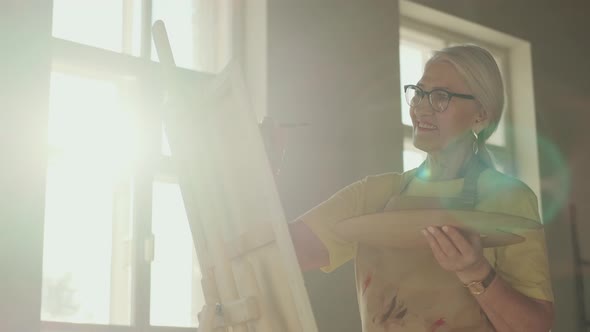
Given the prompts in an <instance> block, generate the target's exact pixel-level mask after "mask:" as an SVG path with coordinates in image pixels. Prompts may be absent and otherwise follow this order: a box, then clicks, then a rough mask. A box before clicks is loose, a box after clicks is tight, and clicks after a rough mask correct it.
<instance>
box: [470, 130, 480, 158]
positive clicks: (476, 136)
mask: <svg viewBox="0 0 590 332" xmlns="http://www.w3.org/2000/svg"><path fill="white" fill-rule="evenodd" d="M471 133H472V134H473V138H474V140H473V153H474V154H477V152H479V141H478V139H479V137H478V135H477V133H476V132H475V130H471Z"/></svg>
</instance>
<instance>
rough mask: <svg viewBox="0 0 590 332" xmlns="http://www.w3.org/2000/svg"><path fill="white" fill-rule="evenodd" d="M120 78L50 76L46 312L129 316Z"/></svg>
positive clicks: (68, 316)
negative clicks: (118, 85)
mask: <svg viewBox="0 0 590 332" xmlns="http://www.w3.org/2000/svg"><path fill="white" fill-rule="evenodd" d="M121 104H122V100H121V99H120V94H119V92H118V87H117V84H116V82H113V81H105V80H97V79H92V78H85V77H81V76H74V75H68V74H64V73H58V72H55V73H53V74H52V77H51V91H50V110H49V118H50V119H49V143H50V145H51V149H50V151H52V153H51V155H50V157H49V167H48V173H47V187H46V206H45V227H44V232H45V233H44V248H43V254H44V257H43V302H42V309H41V311H42V313H41V319H43V320H51V321H62V322H75V323H90V324H120V325H125V324H129V322H130V312H129V304H130V284H129V283H130V270H129V260H130V254H129V245H128V243H127V242H126V240H127V239H129V237H130V233H129V230H130V227H131V212H130V211H131V210H130V207H131V194H130V189H129V188H130V184H129V178H130V176H129V174H126V172H125V169H126V168H127V167H128V166H129V165H128V163H127V162H128V161H129V160H131V159H130V158H129V156H131V155H132V154H131V151H130V149H131V146H130V140H129V139H127V137H129V136H131V137H132V136H133V128H132V127H131V126H130V119H129V117H128V116H125V115H124V112H123V110H122V108H121Z"/></svg>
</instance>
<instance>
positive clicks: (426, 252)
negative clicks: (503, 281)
mask: <svg viewBox="0 0 590 332" xmlns="http://www.w3.org/2000/svg"><path fill="white" fill-rule="evenodd" d="M423 169H424V166H421V167H420V168H418V170H417V171H416V172H414V173H411V174H410V175H409V176H407V177H406V178H404V180H403V181H402V185H401V186H400V190H399V192H398V194H397V195H394V196H393V197H392V198H391V199H390V200H389V202H388V203H387V205H386V206H385V207H384V209H383V211H392V210H403V209H416V208H424V209H428V208H441V207H444V208H449V209H473V208H474V206H475V204H476V203H477V180H478V178H479V175H480V174H481V172H482V171H483V170H484V169H485V166H484V165H483V164H482V163H481V162H480V161H479V160H477V159H476V158H474V159H473V160H472V162H470V164H469V166H468V168H467V171H466V173H465V178H464V185H463V189H462V192H461V195H460V196H458V197H454V198H437V197H417V196H406V195H403V193H404V191H405V190H406V188H407V187H408V185H409V183H410V182H411V181H412V180H413V179H414V177H415V176H416V175H417V174H420V172H422V171H423ZM355 271H356V282H357V285H356V286H357V296H358V302H359V309H360V313H361V318H362V324H363V332H392V331H400V332H422V331H425V332H434V331H436V332H449V331H453V332H459V331H465V332H466V331H469V332H484V331H493V330H494V329H493V328H492V326H491V324H490V323H489V321H488V319H487V317H486V316H485V314H484V313H483V311H482V310H481V309H480V306H479V304H478V303H477V301H476V300H475V298H474V297H473V295H471V294H470V293H469V291H468V290H467V289H466V288H465V287H464V286H463V284H462V283H461V281H460V280H459V279H458V278H457V276H456V275H455V274H454V273H452V272H448V271H445V270H443V269H442V268H441V267H440V265H439V264H438V263H437V262H436V260H435V258H434V256H433V254H432V252H431V250H430V249H412V250H407V249H406V250H404V249H391V248H376V247H370V246H367V245H361V244H359V246H358V252H357V255H356V259H355Z"/></svg>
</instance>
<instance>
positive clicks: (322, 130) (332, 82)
mask: <svg viewBox="0 0 590 332" xmlns="http://www.w3.org/2000/svg"><path fill="white" fill-rule="evenodd" d="M371 4H372V5H371V6H367V5H366V3H365V2H363V1H357V0H324V1H316V0H305V1H282V0H278V1H277V0H272V1H268V9H267V15H268V16H267V19H268V22H267V24H268V30H267V32H268V37H267V38H268V41H267V42H268V54H267V57H268V69H267V70H268V77H267V80H268V85H267V86H268V114H269V115H270V116H272V117H274V118H276V119H278V120H279V121H281V122H288V123H307V124H308V125H307V126H303V127H298V128H294V129H290V130H288V132H287V151H286V154H285V156H284V163H283V167H282V170H281V175H280V177H279V178H278V185H279V190H280V192H281V196H282V199H283V202H284V205H285V210H286V214H287V217H288V218H289V219H294V218H296V217H297V216H298V215H299V214H301V213H303V212H304V211H306V210H307V209H309V208H311V207H312V206H313V205H315V204H317V203H319V202H321V201H322V200H324V199H326V198H328V197H329V195H330V194H332V193H334V192H335V191H336V190H338V189H340V188H342V187H343V186H345V185H347V184H349V183H351V182H353V181H355V180H358V179H360V178H361V177H363V176H364V175H367V174H371V173H380V172H385V171H389V170H392V169H393V170H401V165H402V164H401V153H400V151H401V148H402V147H401V145H402V130H401V120H400V114H399V111H397V110H398V108H399V105H400V99H399V94H398V93H397V92H398V91H399V89H400V88H399V74H398V71H399V69H398V67H399V64H398V63H399V60H398V56H399V55H398V44H397V40H398V23H397V17H398V6H397V3H396V2H394V1H389V0H376V1H372V2H371ZM305 277H306V284H307V287H308V290H309V291H310V296H311V301H312V303H313V307H314V311H315V315H316V319H317V322H318V325H319V328H320V331H343V332H345V331H355V332H358V331H359V330H360V322H359V318H358V307H357V304H356V294H355V286H354V273H353V269H352V265H350V264H349V265H347V266H345V267H343V268H341V269H340V270H338V271H336V272H334V273H332V274H323V273H321V272H313V273H308V274H306V276H305Z"/></svg>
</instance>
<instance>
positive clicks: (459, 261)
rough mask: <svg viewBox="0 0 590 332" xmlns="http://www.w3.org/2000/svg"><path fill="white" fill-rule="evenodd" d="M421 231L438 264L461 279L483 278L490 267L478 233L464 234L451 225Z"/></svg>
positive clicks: (431, 227)
mask: <svg viewBox="0 0 590 332" xmlns="http://www.w3.org/2000/svg"><path fill="white" fill-rule="evenodd" d="M422 232H423V233H424V236H425V237H426V240H427V241H428V244H429V245H430V249H431V250H432V253H433V254H434V258H435V259H436V260H437V261H438V263H439V264H440V266H441V267H442V268H443V269H445V270H447V271H450V272H455V273H456V274H457V276H459V278H460V279H461V280H463V281H470V280H477V279H479V278H480V277H481V278H483V277H485V275H487V272H489V269H491V266H490V265H489V263H488V261H487V259H486V258H485V257H484V255H483V247H482V244H481V238H480V236H479V234H474V233H468V234H467V235H466V236H464V235H463V234H462V233H461V232H460V231H459V230H458V229H456V228H454V227H452V226H442V227H437V226H430V227H428V228H427V229H424V230H423V231H422ZM482 274H483V276H481V275H482ZM464 279H465V280H464Z"/></svg>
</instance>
